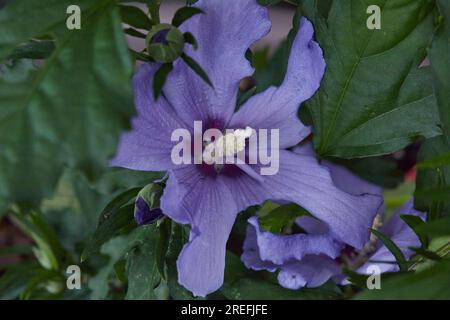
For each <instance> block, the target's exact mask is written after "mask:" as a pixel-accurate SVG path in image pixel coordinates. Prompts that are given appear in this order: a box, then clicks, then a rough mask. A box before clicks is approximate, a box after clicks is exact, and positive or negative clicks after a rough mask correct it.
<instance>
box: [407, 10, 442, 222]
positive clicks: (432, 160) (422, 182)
mask: <svg viewBox="0 0 450 320" xmlns="http://www.w3.org/2000/svg"><path fill="white" fill-rule="evenodd" d="M438 4H439V9H440V13H441V14H443V15H444V16H443V17H442V19H441V25H440V28H439V29H438V31H437V33H436V35H435V37H434V39H433V43H432V46H431V49H430V50H429V56H430V60H431V69H432V73H433V79H434V82H433V84H434V89H435V91H436V95H437V101H438V105H439V112H440V116H441V122H442V128H443V130H444V135H443V136H441V137H439V138H436V139H432V140H431V141H427V142H426V143H425V144H424V145H423V146H422V149H421V151H420V155H419V166H418V168H419V172H418V176H417V189H416V194H415V196H416V205H417V206H418V207H420V208H421V209H423V210H424V211H427V212H428V213H429V214H430V218H431V219H436V218H439V217H440V216H443V215H447V216H449V215H450V162H449V160H448V155H449V154H450V44H449V38H450V3H449V2H448V1H438Z"/></svg>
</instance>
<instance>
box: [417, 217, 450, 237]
mask: <svg viewBox="0 0 450 320" xmlns="http://www.w3.org/2000/svg"><path fill="white" fill-rule="evenodd" d="M417 230H418V231H419V232H421V233H424V234H426V235H428V236H430V237H441V236H450V217H447V218H443V219H440V220H434V221H430V222H428V223H426V224H424V225H421V226H419V227H418V228H417Z"/></svg>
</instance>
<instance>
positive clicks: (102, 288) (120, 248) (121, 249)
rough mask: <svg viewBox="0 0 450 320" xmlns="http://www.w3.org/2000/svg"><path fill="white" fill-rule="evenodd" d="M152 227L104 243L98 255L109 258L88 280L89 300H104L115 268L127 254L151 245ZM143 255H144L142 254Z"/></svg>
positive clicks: (141, 228) (138, 229)
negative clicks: (90, 291) (90, 292)
mask: <svg viewBox="0 0 450 320" xmlns="http://www.w3.org/2000/svg"><path fill="white" fill-rule="evenodd" d="M154 228H155V227H154V226H152V225H150V226H141V227H139V228H136V229H134V230H133V231H132V232H131V233H129V234H127V235H121V236H118V237H116V238H113V239H111V240H109V241H108V242H106V243H104V244H103V245H102V247H101V249H100V253H102V254H103V255H106V256H108V257H109V260H108V263H107V264H106V265H105V266H104V267H103V268H102V269H101V270H100V271H99V272H98V273H97V274H96V275H95V276H94V277H92V278H91V279H90V280H89V284H88V286H89V288H90V289H91V290H92V294H91V299H94V300H97V299H105V298H106V297H107V295H108V292H109V283H110V281H109V279H110V276H111V275H112V274H113V273H114V269H115V266H116V265H117V263H118V262H119V261H120V260H121V259H123V258H124V257H125V256H126V255H127V254H131V252H132V251H133V250H134V249H135V248H137V247H142V246H143V245H145V244H147V243H152V241H150V240H152V239H153V237H154V235H155V233H154ZM143 254H144V253H143Z"/></svg>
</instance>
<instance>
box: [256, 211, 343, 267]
mask: <svg viewBox="0 0 450 320" xmlns="http://www.w3.org/2000/svg"><path fill="white" fill-rule="evenodd" d="M248 222H249V224H250V225H251V226H253V228H254V230H255V231H256V240H257V243H258V248H259V256H260V258H261V260H263V261H268V262H272V263H274V264H277V265H283V264H284V263H286V262H288V261H290V260H301V259H302V258H304V257H305V256H306V255H308V254H325V255H327V256H329V257H332V258H336V257H337V256H338V254H339V252H340V251H341V249H342V244H340V243H338V242H337V241H335V240H334V238H333V237H332V235H331V234H330V233H318V234H293V235H282V234H274V233H271V232H268V231H263V230H261V229H260V227H259V223H258V219H257V218H256V217H251V218H250V219H249V220H248Z"/></svg>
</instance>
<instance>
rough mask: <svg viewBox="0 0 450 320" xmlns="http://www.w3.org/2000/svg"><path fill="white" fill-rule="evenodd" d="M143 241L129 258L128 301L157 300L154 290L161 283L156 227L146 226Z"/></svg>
mask: <svg viewBox="0 0 450 320" xmlns="http://www.w3.org/2000/svg"><path fill="white" fill-rule="evenodd" d="M141 232H142V233H144V234H143V235H142V237H143V240H142V241H141V243H140V244H139V245H136V246H134V248H133V249H132V250H131V252H130V253H129V254H128V257H127V265H126V270H127V274H128V289H127V295H126V299H128V300H150V299H156V295H155V292H154V289H155V288H156V287H157V285H158V284H159V282H160V281H161V275H160V273H159V271H158V249H157V248H158V246H157V245H156V243H157V242H158V239H159V233H160V232H159V230H158V228H157V227H156V226H155V225H149V226H144V227H143V230H142V231H141Z"/></svg>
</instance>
